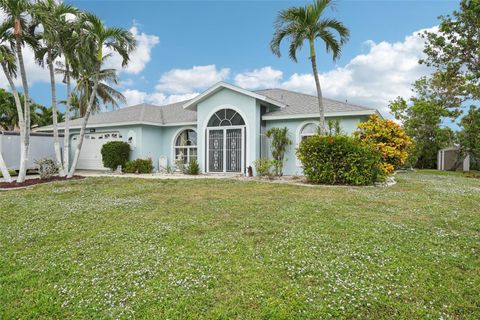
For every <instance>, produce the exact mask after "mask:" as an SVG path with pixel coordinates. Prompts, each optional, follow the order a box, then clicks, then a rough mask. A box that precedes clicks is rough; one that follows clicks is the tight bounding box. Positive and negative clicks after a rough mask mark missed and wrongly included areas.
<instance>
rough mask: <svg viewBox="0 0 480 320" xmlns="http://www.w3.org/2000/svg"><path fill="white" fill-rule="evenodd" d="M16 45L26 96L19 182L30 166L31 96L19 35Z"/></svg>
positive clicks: (23, 178) (22, 180) (22, 179)
mask: <svg viewBox="0 0 480 320" xmlns="http://www.w3.org/2000/svg"><path fill="white" fill-rule="evenodd" d="M15 45H16V49H17V59H18V65H19V67H20V75H21V78H22V86H23V96H24V107H23V117H24V121H25V125H24V128H23V129H24V130H23V134H22V133H20V135H21V136H20V169H19V172H18V177H17V182H18V183H21V182H24V181H25V177H26V175H27V166H28V150H29V146H30V96H29V94H28V81H27V73H26V72H25V64H24V62H23V53H22V43H21V41H20V37H19V36H17V37H16V39H15ZM19 118H20V115H19Z"/></svg>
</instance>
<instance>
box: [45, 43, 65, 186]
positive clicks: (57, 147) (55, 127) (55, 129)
mask: <svg viewBox="0 0 480 320" xmlns="http://www.w3.org/2000/svg"><path fill="white" fill-rule="evenodd" d="M47 60H48V69H49V71H50V89H51V91H52V122H53V149H54V150H55V158H56V161H57V166H58V175H59V176H61V177H64V176H65V171H64V170H63V165H62V153H61V150H60V141H59V139H58V115H57V92H56V88H55V73H54V69H53V61H52V52H51V50H50V49H49V50H48V57H47Z"/></svg>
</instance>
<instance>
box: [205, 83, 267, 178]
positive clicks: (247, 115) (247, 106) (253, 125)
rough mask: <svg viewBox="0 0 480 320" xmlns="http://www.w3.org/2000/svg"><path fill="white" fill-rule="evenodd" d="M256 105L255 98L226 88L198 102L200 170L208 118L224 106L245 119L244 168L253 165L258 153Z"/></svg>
mask: <svg viewBox="0 0 480 320" xmlns="http://www.w3.org/2000/svg"><path fill="white" fill-rule="evenodd" d="M258 106H259V105H258V104H257V101H256V99H255V98H252V97H250V96H247V95H244V94H241V93H239V92H235V91H232V90H230V89H226V88H224V89H222V90H221V91H219V92H217V93H216V94H214V95H212V96H210V97H208V98H206V99H205V100H203V101H201V102H200V103H198V105H197V126H198V131H197V133H198V154H199V158H198V162H199V164H200V168H201V169H202V171H204V172H205V171H206V170H205V169H206V161H205V158H206V156H205V153H206V150H205V149H206V148H205V146H206V128H207V123H208V120H209V119H210V117H211V116H212V115H213V114H214V113H215V112H216V111H218V110H220V109H224V108H229V109H233V110H235V111H237V112H238V113H239V114H240V115H241V116H242V117H243V120H244V121H245V126H246V150H245V159H246V161H245V162H246V163H245V168H247V167H248V166H252V167H253V161H255V159H257V157H258V156H259V154H260V139H259V137H260V109H259V107H258Z"/></svg>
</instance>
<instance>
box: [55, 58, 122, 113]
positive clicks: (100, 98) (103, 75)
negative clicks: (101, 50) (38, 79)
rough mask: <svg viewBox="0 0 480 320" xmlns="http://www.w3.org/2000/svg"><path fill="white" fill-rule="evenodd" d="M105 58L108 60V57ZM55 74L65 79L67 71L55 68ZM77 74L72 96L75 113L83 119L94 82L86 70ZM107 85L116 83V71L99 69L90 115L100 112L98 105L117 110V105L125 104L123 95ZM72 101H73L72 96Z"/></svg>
mask: <svg viewBox="0 0 480 320" xmlns="http://www.w3.org/2000/svg"><path fill="white" fill-rule="evenodd" d="M105 58H108V56H107V57H105ZM104 60H105V59H104ZM57 73H60V74H63V75H64V77H65V76H66V73H67V70H66V69H65V68H57ZM77 73H78V74H75V75H74V78H75V80H76V82H77V84H76V86H75V89H74V95H75V96H76V97H77V98H78V101H77V110H76V112H77V114H78V116H79V117H83V116H85V113H86V111H87V107H88V99H89V97H90V93H91V92H92V90H93V85H94V80H93V79H92V75H91V74H90V73H89V72H88V70H79V72H77ZM109 83H113V84H117V83H118V76H117V70H116V69H101V70H100V72H99V74H98V86H97V92H96V95H95V99H94V102H93V106H92V113H97V112H100V103H102V104H103V105H111V106H112V109H116V108H118V107H119V103H121V104H123V103H126V99H125V97H124V95H123V94H122V93H121V92H120V91H117V90H115V89H114V88H113V87H111V86H110V85H109ZM72 99H74V98H73V96H72ZM72 107H73V105H72Z"/></svg>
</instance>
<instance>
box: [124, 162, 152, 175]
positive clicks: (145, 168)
mask: <svg viewBox="0 0 480 320" xmlns="http://www.w3.org/2000/svg"><path fill="white" fill-rule="evenodd" d="M152 171H153V162H152V159H136V160H132V161H128V162H127V163H126V164H125V166H124V167H123V172H125V173H151V172H152Z"/></svg>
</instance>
